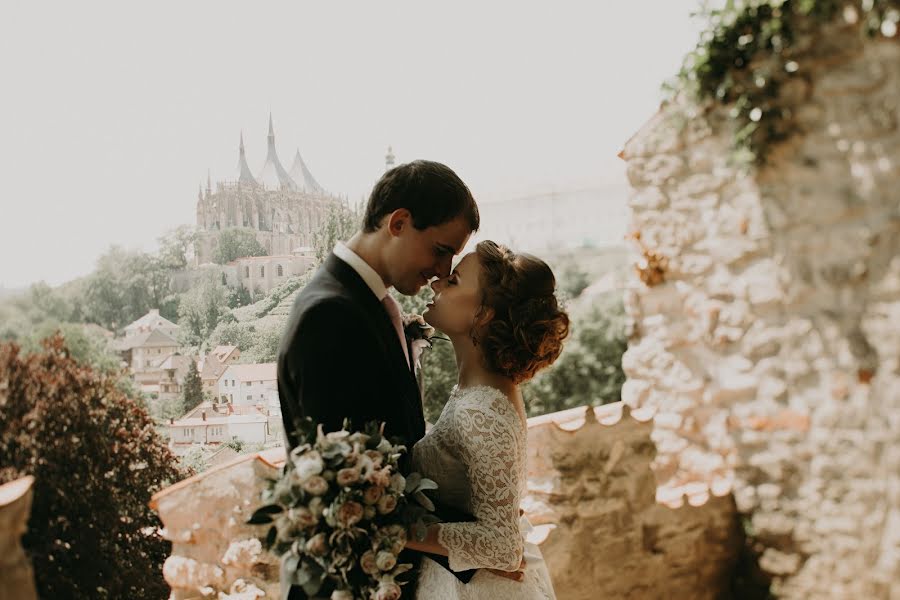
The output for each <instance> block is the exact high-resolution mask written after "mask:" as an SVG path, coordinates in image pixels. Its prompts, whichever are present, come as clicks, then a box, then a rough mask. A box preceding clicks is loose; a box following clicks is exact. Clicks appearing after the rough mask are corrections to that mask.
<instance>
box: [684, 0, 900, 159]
mask: <svg viewBox="0 0 900 600" xmlns="http://www.w3.org/2000/svg"><path fill="white" fill-rule="evenodd" d="M699 16H701V17H702V18H704V20H705V21H706V23H707V24H708V25H707V27H706V29H705V30H704V31H703V33H702V34H701V36H700V40H699V42H698V43H697V46H696V48H695V49H694V50H693V51H692V52H690V53H689V54H688V55H687V56H686V57H685V60H684V63H683V65H682V68H681V70H680V72H679V74H678V77H677V78H676V80H675V81H674V83H670V84H668V85H667V88H668V91H669V92H673V93H678V92H685V93H687V94H688V95H689V96H691V97H693V98H694V99H696V100H698V101H700V102H701V103H707V104H709V103H712V102H715V103H717V104H720V105H725V106H726V107H728V109H729V116H730V117H731V118H733V119H734V120H735V121H736V124H737V127H736V134H735V139H734V145H735V151H736V158H737V159H738V160H739V161H740V162H748V163H757V164H762V163H765V162H766V150H767V148H768V147H769V146H771V145H772V144H773V143H775V142H778V141H780V140H783V139H786V138H787V137H788V136H789V135H790V134H791V133H792V132H793V128H794V127H793V125H792V121H793V112H792V111H793V108H794V107H793V106H792V103H791V100H790V95H789V94H785V93H783V91H784V89H785V86H786V85H788V84H789V83H790V82H791V81H792V80H796V79H804V80H806V78H807V77H808V75H807V68H806V65H805V63H808V62H809V52H810V50H811V47H812V46H813V44H815V41H816V34H817V33H819V32H821V30H822V28H823V27H825V26H826V25H829V24H833V25H841V24H843V25H846V26H848V27H851V26H853V27H857V28H858V30H859V31H860V33H861V34H862V35H868V36H870V37H874V36H878V35H881V36H884V37H888V38H891V37H896V36H897V30H898V22H900V0H856V1H847V0H844V1H839V0H729V1H727V2H725V3H724V5H722V6H720V7H718V8H711V7H710V6H709V5H706V6H705V7H704V8H703V9H702V10H701V11H700V13H699Z"/></svg>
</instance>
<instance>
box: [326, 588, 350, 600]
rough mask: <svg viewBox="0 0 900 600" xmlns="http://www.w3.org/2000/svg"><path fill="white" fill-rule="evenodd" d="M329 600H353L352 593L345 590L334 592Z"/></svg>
mask: <svg viewBox="0 0 900 600" xmlns="http://www.w3.org/2000/svg"><path fill="white" fill-rule="evenodd" d="M331 600H354V599H353V593H352V592H348V591H347V590H334V591H333V592H331Z"/></svg>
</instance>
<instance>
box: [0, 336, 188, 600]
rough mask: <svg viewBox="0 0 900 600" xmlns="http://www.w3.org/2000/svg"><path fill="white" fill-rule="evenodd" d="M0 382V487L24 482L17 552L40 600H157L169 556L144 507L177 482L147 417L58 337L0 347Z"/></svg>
mask: <svg viewBox="0 0 900 600" xmlns="http://www.w3.org/2000/svg"><path fill="white" fill-rule="evenodd" d="M0 381H2V382H3V389H2V391H0V403H2V404H3V410H0V483H5V482H7V481H12V480H14V479H17V478H19V477H22V476H24V475H33V476H34V477H35V490H34V500H33V505H32V509H31V519H30V521H29V525H28V531H27V533H26V534H25V536H24V537H23V539H22V541H23V545H24V546H25V548H26V550H27V552H28V554H29V557H30V559H31V561H32V563H33V565H34V573H35V579H36V582H37V587H38V593H39V595H40V597H41V598H72V599H73V600H81V599H94V598H100V599H104V598H105V599H115V598H136V599H148V600H149V599H153V600H156V599H159V598H164V597H166V596H167V595H168V593H169V587H168V585H166V582H165V581H164V580H163V577H162V566H163V562H164V561H165V559H166V557H167V556H168V554H169V553H170V551H171V544H170V543H169V542H167V541H166V540H165V539H163V537H162V536H161V535H160V533H159V532H160V528H161V527H162V523H160V521H159V518H158V517H157V515H156V514H155V513H154V512H153V511H152V510H151V509H150V507H149V506H148V502H149V500H150V497H151V496H152V495H153V494H154V493H155V492H156V491H158V490H160V489H162V488H163V487H165V486H167V485H169V484H172V483H174V482H176V481H178V480H179V479H181V478H182V477H183V476H185V475H186V473H184V472H182V471H180V470H179V468H178V467H177V460H176V458H175V456H174V455H173V454H172V453H171V452H170V451H169V449H168V448H167V447H166V444H165V442H164V441H163V440H162V439H161V438H160V436H159V435H158V434H157V433H156V430H155V428H154V425H153V422H152V420H151V419H150V417H149V416H148V415H147V413H146V411H144V410H143V409H142V408H140V407H139V406H138V405H137V404H136V403H135V402H134V400H133V399H131V398H129V397H127V396H126V395H124V394H123V393H122V392H121V391H120V390H119V389H117V384H116V380H115V379H114V378H113V377H111V376H109V375H107V374H104V373H100V372H97V371H95V370H94V369H92V368H90V367H88V366H85V365H84V364H82V363H79V362H78V361H76V360H74V359H73V358H72V356H71V355H70V354H69V351H68V348H67V347H66V345H65V341H64V340H63V338H62V337H61V336H53V337H51V338H49V339H47V340H46V341H45V343H44V346H43V348H42V350H41V352H38V353H33V354H24V353H23V352H21V349H20V348H19V346H18V345H17V344H15V343H6V344H0Z"/></svg>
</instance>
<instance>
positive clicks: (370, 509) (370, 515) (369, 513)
mask: <svg viewBox="0 0 900 600" xmlns="http://www.w3.org/2000/svg"><path fill="white" fill-rule="evenodd" d="M376 514H378V511H376V510H375V507H374V506H367V507H366V508H365V510H363V518H364V519H366V520H367V521H371V520H372V519H374V518H375V515H376Z"/></svg>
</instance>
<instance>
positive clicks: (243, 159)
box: [236, 131, 256, 185]
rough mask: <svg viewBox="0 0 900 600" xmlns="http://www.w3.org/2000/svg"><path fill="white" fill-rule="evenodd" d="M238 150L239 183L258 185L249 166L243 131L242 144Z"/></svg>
mask: <svg viewBox="0 0 900 600" xmlns="http://www.w3.org/2000/svg"><path fill="white" fill-rule="evenodd" d="M238 148H239V152H238V154H239V156H238V165H237V177H236V179H237V182H238V183H240V184H241V185H256V179H254V178H253V173H251V172H250V167H249V166H248V165H247V154H246V153H245V151H244V132H243V131H241V143H240V146H238Z"/></svg>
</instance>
